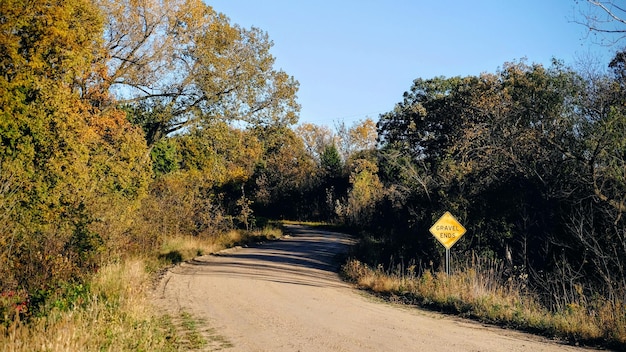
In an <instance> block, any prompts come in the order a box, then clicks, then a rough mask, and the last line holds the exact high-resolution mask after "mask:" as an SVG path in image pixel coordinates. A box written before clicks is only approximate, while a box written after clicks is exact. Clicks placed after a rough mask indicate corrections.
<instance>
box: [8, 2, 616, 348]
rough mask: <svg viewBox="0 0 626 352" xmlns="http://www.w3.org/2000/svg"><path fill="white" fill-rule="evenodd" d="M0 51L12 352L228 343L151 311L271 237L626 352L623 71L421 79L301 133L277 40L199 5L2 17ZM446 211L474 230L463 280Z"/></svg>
mask: <svg viewBox="0 0 626 352" xmlns="http://www.w3.org/2000/svg"><path fill="white" fill-rule="evenodd" d="M0 34H1V35H0V349H1V350H6V351H33V350H34V351H44V350H45V351H48V350H51V351H55V350H68V349H69V350H84V351H89V350H111V351H118V350H119V351H124V350H133V351H134V350H154V351H158V350H161V351H170V350H181V349H183V350H184V349H189V348H199V347H201V346H203V344H204V343H224V344H227V343H228V342H227V341H222V342H220V339H219V336H217V337H214V340H213V341H209V340H207V338H206V335H207V332H206V331H201V329H198V325H197V324H195V323H194V319H193V316H192V315H191V314H190V313H189V312H181V313H180V315H178V316H167V315H163V314H159V312H158V311H156V310H155V309H156V308H155V307H151V306H150V304H149V302H148V301H149V300H148V294H149V291H150V288H151V285H152V284H153V280H156V278H158V275H159V273H160V272H161V270H163V269H164V268H166V267H167V266H168V265H172V264H175V263H179V262H181V261H184V260H187V259H190V258H193V257H194V256H197V255H202V254H208V253H212V252H214V251H217V250H219V249H221V248H225V247H229V246H234V245H242V244H245V243H249V242H250V241H262V240H265V239H272V238H276V237H280V236H281V232H280V229H279V228H280V227H279V226H278V225H276V224H275V223H273V222H272V221H270V220H268V219H297V220H301V221H311V222H321V223H330V224H334V225H335V226H342V227H344V228H352V229H354V231H355V232H356V233H358V234H359V237H360V239H361V241H360V243H359V245H358V246H357V248H356V249H355V252H354V258H355V261H353V262H350V263H349V264H348V265H347V266H346V273H347V275H348V276H349V277H351V278H352V279H353V280H355V282H357V283H358V284H359V285H360V286H363V287H366V288H368V289H371V290H373V291H375V292H381V293H383V292H388V293H386V294H387V295H393V297H398V299H401V300H403V301H408V302H417V303H419V304H421V305H426V306H432V307H437V308H436V309H441V310H445V311H449V312H455V313H459V314H463V315H466V316H471V317H476V318H478V319H481V320H484V321H490V322H497V323H499V324H504V325H507V326H514V327H517V328H522V329H527V330H531V331H536V332H540V333H544V334H549V335H553V336H558V337H562V338H566V339H571V341H580V342H583V343H587V342H589V343H597V344H600V345H606V346H609V347H612V348H618V349H620V348H622V349H623V346H624V321H625V320H626V309H624V307H626V301H625V299H626V263H625V261H626V217H625V216H624V213H626V198H625V196H624V195H625V194H626V107H625V106H624V104H623V102H624V101H625V100H626V53H625V52H623V51H618V52H616V53H615V56H614V58H613V59H612V60H611V61H610V62H608V63H602V65H600V66H598V65H592V64H584V63H581V64H577V65H576V67H572V66H568V65H566V64H565V63H563V62H560V61H558V60H554V62H553V63H552V65H550V66H549V67H545V66H543V65H538V64H532V63H528V62H526V61H525V60H521V61H514V62H507V63H503V65H502V67H500V68H498V69H497V71H496V72H494V73H483V74H480V75H478V76H467V77H449V78H447V77H435V78H417V79H416V80H415V81H414V82H413V85H412V86H411V87H410V89H409V90H408V91H407V92H406V93H405V94H404V95H400V94H399V100H401V101H400V102H398V104H397V105H396V106H395V107H394V109H393V110H392V111H390V112H388V113H385V114H382V115H380V116H378V119H377V121H375V120H374V119H372V118H365V119H364V120H362V121H357V122H355V123H353V124H352V125H346V124H345V123H341V122H339V123H337V124H336V126H334V129H331V128H329V127H327V126H317V125H314V124H310V123H302V124H299V125H296V123H297V120H298V111H299V105H298V103H297V100H296V95H297V91H298V87H299V84H298V82H297V81H296V80H295V78H294V77H291V76H289V75H288V74H287V73H285V72H283V71H282V70H277V69H276V68H275V67H274V62H275V59H274V57H273V56H272V55H271V53H270V50H271V47H272V42H271V40H270V39H269V37H268V35H267V34H266V33H265V32H263V31H262V30H260V29H258V28H249V29H248V28H242V27H240V26H238V25H236V24H234V23H231V22H230V20H229V19H228V18H227V17H226V16H225V15H224V14H221V13H217V12H215V11H214V10H213V9H212V8H211V7H210V6H208V5H207V4H206V3H205V2H203V1H201V0H172V1H166V2H163V1H156V0H155V1H152V0H147V1H141V2H137V1H122V0H95V1H92V0H66V1H52V0H34V1H29V2H28V4H26V3H24V1H21V0H0ZM444 211H450V212H451V213H453V214H454V215H455V216H456V217H457V218H458V219H459V220H460V221H461V222H462V223H463V224H464V225H465V227H466V228H467V230H468V232H467V234H466V235H465V236H464V237H463V238H462V239H461V241H459V242H458V243H457V244H456V245H455V247H454V250H453V252H454V253H455V254H454V255H455V260H457V261H458V262H463V263H465V264H464V265H460V266H458V267H457V268H456V269H455V272H454V275H452V276H450V277H445V276H443V275H441V274H440V271H442V258H443V251H442V249H441V248H440V246H439V244H438V242H437V241H436V240H435V239H434V238H433V237H432V236H431V235H430V234H429V233H428V228H429V227H430V226H431V225H432V224H433V222H434V221H435V220H436V219H437V218H438V217H439V216H441V214H442V213H443V212H444ZM463 258H469V259H463ZM397 263H412V264H411V265H409V266H408V267H407V268H404V267H403V266H401V267H400V268H398V267H397ZM369 268H374V269H369ZM383 268H385V269H384V270H383ZM585 315H586V317H587V318H586V319H583V317H584V316H585ZM209 335H210V334H209ZM203 339H204V340H203Z"/></svg>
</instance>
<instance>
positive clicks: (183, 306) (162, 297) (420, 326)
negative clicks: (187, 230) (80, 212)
mask: <svg viewBox="0 0 626 352" xmlns="http://www.w3.org/2000/svg"><path fill="white" fill-rule="evenodd" d="M287 231H288V232H290V235H288V236H286V237H285V238H283V239H281V240H278V241H273V242H268V243H265V244H262V245H258V246H254V247H249V248H234V249H230V250H227V251H223V252H220V253H219V254H217V255H208V256H203V257H198V258H196V259H195V260H193V261H191V262H188V263H184V264H182V265H179V266H176V267H175V268H173V269H172V270H170V271H169V272H168V273H167V274H166V275H165V277H164V278H163V280H162V281H161V284H160V287H159V288H158V292H157V294H156V296H157V297H156V298H155V300H156V304H158V305H159V306H161V307H162V308H163V309H164V310H165V311H167V312H170V313H173V315H176V314H177V313H178V312H181V311H183V312H187V313H189V314H191V315H192V316H194V317H196V318H198V319H200V320H201V324H202V326H201V328H200V329H199V330H200V331H201V332H202V333H203V334H204V335H205V339H206V340H207V341H208V344H207V345H206V346H205V349H206V350H209V351H211V350H214V351H217V350H222V351H233V352H234V351H245V352H252V351H289V352H293V351H377V352H379V351H533V352H539V351H583V350H584V349H581V348H576V347H572V346H565V345H561V344H558V343H556V342H553V341H549V340H546V339H543V338H540V337H537V336H533V335H528V334H523V333H519V332H515V331H510V330H506V329H501V328H497V327H490V326H485V325H482V324H479V323H475V322H471V321H466V320H463V319H459V318H455V317H450V316H446V315H440V314H436V313H433V312H428V311H423V310H420V309H416V308H411V307H404V306H399V305H392V304H388V303H384V302H380V301H378V300H376V299H374V298H372V297H369V296H368V295H366V294H364V293H362V292H360V291H358V290H356V289H354V288H352V287H351V286H350V285H349V284H346V283H344V282H342V281H341V280H340V279H339V277H338V275H337V269H338V262H337V255H339V254H341V253H342V252H345V251H346V250H347V249H348V247H349V245H350V243H351V242H350V239H349V238H348V237H346V236H344V235H341V234H338V233H333V232H327V231H320V230H317V229H311V228H307V227H302V226H296V225H293V226H289V227H288V229H287Z"/></svg>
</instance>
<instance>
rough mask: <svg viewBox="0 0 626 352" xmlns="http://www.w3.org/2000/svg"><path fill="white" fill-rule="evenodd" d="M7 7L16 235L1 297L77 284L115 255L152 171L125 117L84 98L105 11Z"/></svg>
mask: <svg viewBox="0 0 626 352" xmlns="http://www.w3.org/2000/svg"><path fill="white" fill-rule="evenodd" d="M0 8H1V11H0V18H1V20H0V33H2V35H1V36H0V47H1V48H2V49H1V50H0V52H1V53H0V71H1V73H0V140H1V143H0V167H1V175H2V176H1V177H0V179H2V180H5V182H6V183H5V185H6V189H5V193H4V195H3V198H4V199H5V201H6V199H10V200H11V202H12V205H11V207H10V209H9V211H8V212H7V213H6V214H5V217H6V218H5V220H6V221H7V222H8V223H9V224H11V228H13V230H12V231H9V232H4V231H3V232H2V233H1V234H0V243H2V244H3V245H2V254H1V257H2V258H3V260H2V264H0V265H1V267H0V272H1V273H2V274H1V275H0V276H1V277H2V279H0V291H2V290H5V289H15V288H16V287H19V288H22V289H26V290H28V291H32V290H35V289H42V288H45V287H51V286H53V285H55V284H56V283H58V282H63V281H71V280H78V279H80V278H81V277H82V276H83V275H84V274H85V273H86V272H89V271H90V270H92V269H93V268H95V267H96V266H97V265H98V263H99V259H98V254H101V253H107V252H106V251H111V250H114V248H112V247H111V245H112V243H113V242H111V241H109V240H110V239H111V238H112V237H115V236H117V235H120V234H121V233H122V232H123V229H122V227H123V226H124V225H121V226H118V225H120V224H122V223H123V221H120V217H118V216H119V215H120V214H128V215H130V213H131V212H130V211H129V210H130V209H132V207H133V206H135V205H136V202H137V201H138V200H139V199H140V198H141V196H142V195H143V194H144V193H145V189H146V187H147V182H148V179H149V177H150V175H149V170H150V164H149V162H146V158H145V155H146V152H147V149H146V145H145V141H144V139H143V137H142V134H141V132H140V131H139V130H138V129H135V128H133V127H132V126H130V125H129V123H128V121H127V120H126V118H125V115H124V114H123V113H122V112H120V111H118V110H116V109H108V110H106V111H103V110H100V109H98V107H96V106H93V105H91V101H90V100H87V99H84V97H83V93H84V90H83V88H84V85H82V84H81V81H82V80H83V79H84V78H85V77H95V75H94V73H93V70H94V62H96V61H97V57H98V55H99V53H100V51H99V50H100V43H101V33H102V32H101V29H102V28H103V27H102V21H101V17H100V13H99V11H98V9H97V8H95V7H94V6H93V5H92V3H91V2H90V1H83V0H70V1H64V2H57V1H47V0H40V1H31V2H29V4H28V6H24V4H22V3H21V2H16V1H2V2H0ZM7 196H9V198H6V197H7ZM122 218H123V217H122ZM115 239H119V237H115ZM108 253H110V252H108Z"/></svg>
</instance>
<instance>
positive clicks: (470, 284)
mask: <svg viewBox="0 0 626 352" xmlns="http://www.w3.org/2000/svg"><path fill="white" fill-rule="evenodd" d="M479 261H483V260H479ZM504 273H505V269H504V267H503V266H502V265H501V263H498V262H495V261H483V262H482V263H481V262H473V263H463V264H462V265H461V266H460V267H459V268H456V269H455V270H454V272H453V273H452V274H451V275H450V276H448V275H446V274H445V272H435V273H433V272H431V271H425V272H423V273H418V270H417V268H416V267H415V265H408V266H406V267H405V266H404V265H402V264H399V265H397V266H395V267H392V268H388V269H385V268H382V267H377V268H371V267H369V266H367V265H365V264H363V263H362V262H360V261H358V260H355V259H351V260H349V261H348V262H347V263H346V264H345V265H344V266H343V268H342V274H343V275H344V277H345V278H346V280H348V281H350V282H353V283H354V284H355V285H356V286H357V287H359V288H361V289H364V290H367V291H369V292H371V293H373V294H375V295H377V296H379V297H381V298H383V299H385V300H388V301H390V302H393V303H399V304H407V305H413V306H418V307H422V308H426V309H430V310H435V311H439V312H444V313H447V314H455V315H459V316H461V317H465V318H468V319H473V320H477V321H480V322H484V323H488V324H494V325H499V326H503V327H507V328H512V329H517V330H521V331H526V332H530V333H534V334H538V335H542V336H546V337H548V338H553V339H556V340H559V341H562V342H564V343H568V344H576V345H587V346H598V347H604V348H610V349H615V350H620V351H621V350H624V349H625V346H626V319H625V318H624V309H626V307H624V303H623V301H622V300H621V299H618V298H615V299H612V300H611V299H606V298H604V297H602V296H600V295H596V296H594V297H591V298H589V299H586V300H582V301H579V302H576V303H570V304H568V305H567V306H566V307H564V308H563V309H562V310H558V311H553V310H549V309H547V308H546V307H545V306H544V305H543V304H542V303H541V302H540V300H538V299H537V297H536V295H534V294H533V293H532V292H530V291H529V290H528V288H527V287H526V286H525V281H526V280H524V279H523V278H521V279H520V278H508V279H506V278H505V275H504Z"/></svg>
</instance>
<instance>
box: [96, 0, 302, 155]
mask: <svg viewBox="0 0 626 352" xmlns="http://www.w3.org/2000/svg"><path fill="white" fill-rule="evenodd" d="M97 3H98V4H99V6H100V8H101V10H102V11H103V12H104V14H105V18H106V19H107V21H106V23H105V32H104V33H105V35H104V39H105V44H104V45H105V49H106V52H107V56H105V57H104V59H105V60H106V67H107V71H108V72H107V73H108V74H107V76H106V79H105V80H104V81H103V82H102V83H101V84H100V89H102V90H110V91H112V92H114V93H115V94H116V96H117V97H118V99H119V101H118V102H117V103H118V104H122V105H125V106H126V108H127V109H128V110H130V111H132V112H133V113H132V114H131V119H133V121H135V122H136V123H137V124H139V125H141V126H142V127H143V128H144V130H145V132H146V139H147V140H148V143H149V144H150V145H152V144H154V143H155V142H156V141H158V140H159V139H161V138H163V137H164V136H166V135H168V134H170V133H173V132H176V131H184V130H186V129H188V128H189V127H193V126H199V125H203V124H205V123H211V122H212V121H214V120H216V119H217V120H223V121H243V122H245V123H248V124H251V125H268V124H278V125H290V124H293V123H295V122H296V120H297V115H296V114H297V112H298V110H299V105H298V104H297V103H296V100H295V97H296V92H297V89H298V82H297V81H295V80H294V79H293V77H290V76H288V75H287V74H286V73H285V72H283V71H280V70H276V69H274V67H273V65H274V61H275V59H274V57H273V56H272V55H271V54H270V49H271V46H272V42H271V41H270V40H269V38H268V36H267V34H266V33H264V32H263V31H261V30H259V29H258V28H251V29H244V28H241V27H239V26H237V25H233V24H231V23H230V21H229V19H228V18H227V17H226V16H224V15H223V14H220V13H217V12H215V11H214V10H213V9H212V8H211V7H209V6H207V5H205V4H204V3H203V2H202V1H200V0H175V1H167V2H160V1H156V0H150V1H142V2H137V1H124V0H99V1H97Z"/></svg>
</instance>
